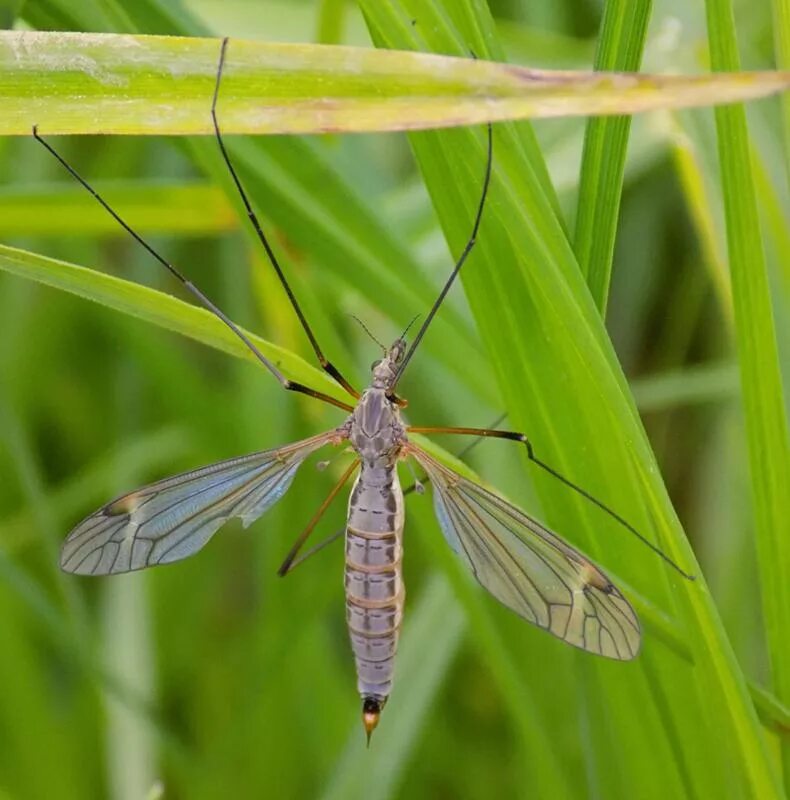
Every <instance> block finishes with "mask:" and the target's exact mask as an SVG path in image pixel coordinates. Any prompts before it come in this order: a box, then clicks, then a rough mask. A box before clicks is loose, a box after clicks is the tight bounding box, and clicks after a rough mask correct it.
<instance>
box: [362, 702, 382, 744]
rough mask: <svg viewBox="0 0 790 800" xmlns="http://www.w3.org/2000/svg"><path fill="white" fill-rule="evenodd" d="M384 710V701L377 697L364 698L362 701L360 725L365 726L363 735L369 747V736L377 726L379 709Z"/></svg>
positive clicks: (379, 714)
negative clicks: (365, 736) (366, 738)
mask: <svg viewBox="0 0 790 800" xmlns="http://www.w3.org/2000/svg"><path fill="white" fill-rule="evenodd" d="M382 708H384V701H382V700H380V699H379V698H378V697H370V696H368V697H366V698H365V699H364V700H363V701H362V724H363V725H364V726H365V734H366V735H367V737H368V745H370V736H371V734H372V733H373V731H374V730H375V729H376V725H378V724H379V718H380V717H381V709H382Z"/></svg>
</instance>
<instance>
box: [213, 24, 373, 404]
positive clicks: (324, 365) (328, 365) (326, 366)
mask: <svg viewBox="0 0 790 800" xmlns="http://www.w3.org/2000/svg"><path fill="white" fill-rule="evenodd" d="M227 48H228V39H227V37H225V38H224V39H223V40H222V48H221V50H220V54H219V66H218V67H217V81H216V84H215V85H214V97H213V98H212V101H211V119H212V121H213V123H214V135H215V136H216V139H217V144H218V145H219V149H220V152H221V153H222V158H223V160H224V161H225V165H226V166H227V168H228V171H229V172H230V175H231V177H232V178H233V182H234V183H235V184H236V189H237V190H238V192H239V197H240V198H241V202H242V203H243V204H244V208H245V209H246V211H247V217H249V220H250V222H251V223H252V227H253V228H254V229H255V233H256V234H257V235H258V239H259V241H260V243H261V244H262V245H263V249H264V250H265V251H266V255H267V256H268V257H269V261H270V262H271V265H272V266H273V267H274V271H275V272H276V273H277V278H278V279H279V281H280V284H281V285H282V287H283V289H285V293H286V294H287V295H288V300H289V301H290V303H291V307H292V308H293V310H294V312H295V313H296V316H297V317H298V318H299V322H300V323H301V325H302V328H303V329H304V332H305V333H306V334H307V338H308V339H309V340H310V345H311V347H312V348H313V351H314V352H315V355H316V358H317V359H318V363H319V364H320V365H321V369H323V370H324V372H327V373H329V374H330V375H331V376H332V377H333V378H334V379H335V380H336V381H337V382H338V383H339V384H340V385H341V386H342V387H343V388H344V389H345V390H346V391H347V392H348V393H349V394H350V395H351V396H352V397H354V398H355V399H356V398H358V397H359V392H358V391H357V390H356V389H355V388H354V387H353V386H352V385H351V384H350V383H349V382H348V381H347V380H346V379H345V378H344V377H343V376H342V375H341V374H340V371H339V370H338V369H337V367H335V365H334V364H332V362H331V361H329V360H328V359H327V358H326V356H325V355H324V354H323V352H322V351H321V348H320V346H319V345H318V341H317V340H316V338H315V334H314V333H313V329H312V328H311V327H310V325H309V323H308V322H307V319H306V317H305V315H304V314H303V313H302V309H301V307H300V306H299V303H298V302H297V300H296V296H295V295H294V293H293V291H292V289H291V287H290V286H289V284H288V281H287V280H286V279H285V274H284V273H283V271H282V268H281V267H280V262H279V261H278V260H277V257H276V256H275V255H274V251H273V250H272V248H271V245H270V244H269V240H268V239H267V238H266V235H265V234H264V232H263V228H261V225H260V223H259V222H258V218H257V217H256V216H255V212H254V211H253V210H252V204H251V203H250V201H249V199H248V197H247V193H246V192H245V191H244V187H243V186H242V184H241V179H240V178H239V176H238V175H237V173H236V170H235V168H234V167H233V163H232V162H231V160H230V155H228V151H227V149H226V148H225V142H224V141H223V140H222V134H221V133H220V130H219V122H218V120H217V99H218V98H219V86H220V82H221V80H222V70H223V68H224V66H225V52H226V50H227Z"/></svg>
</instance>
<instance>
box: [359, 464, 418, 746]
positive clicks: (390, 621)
mask: <svg viewBox="0 0 790 800" xmlns="http://www.w3.org/2000/svg"><path fill="white" fill-rule="evenodd" d="M402 534H403V492H402V491H401V487H400V482H399V481H398V474H397V471H396V468H395V467H394V465H384V466H372V465H370V464H365V463H364V462H363V463H362V469H361V471H360V473H359V477H358V478H357V480H356V483H355V484H354V488H353V490H352V492H351V498H350V499H349V504H348V525H347V527H346V568H345V586H346V619H347V621H348V630H349V634H350V635H351V647H352V649H353V651H354V658H355V660H356V665H357V679H358V683H357V685H358V688H359V693H360V695H361V696H362V698H363V712H364V718H365V725H366V727H368V726H369V729H368V733H370V731H371V730H372V729H373V727H375V724H376V722H377V721H378V715H379V713H380V711H381V708H382V707H383V705H384V703H385V702H386V700H387V697H388V696H389V693H390V690H391V688H392V673H393V665H394V661H395V651H396V649H397V646H398V634H399V632H400V623H401V617H402V616H403V601H404V597H405V590H404V587H403V578H402V574H401V555H402V546H401V538H402Z"/></svg>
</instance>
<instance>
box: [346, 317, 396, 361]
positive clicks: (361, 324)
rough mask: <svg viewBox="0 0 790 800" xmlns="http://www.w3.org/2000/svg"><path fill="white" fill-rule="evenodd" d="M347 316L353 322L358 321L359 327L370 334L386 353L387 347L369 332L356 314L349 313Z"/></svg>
mask: <svg viewBox="0 0 790 800" xmlns="http://www.w3.org/2000/svg"><path fill="white" fill-rule="evenodd" d="M348 316H349V317H351V319H353V320H354V321H355V322H357V323H359V327H360V328H362V330H363V331H365V333H366V334H367V335H368V336H370V338H371V339H372V340H373V341H374V342H375V343H376V344H377V345H378V346H379V347H380V348H381V349H382V350H383V351H384V352H385V353H386V352H387V348H386V347H384V345H383V344H382V343H381V342H380V341H379V340H378V339H377V338H376V337H375V336H374V335H373V334H372V333H371V332H370V329H369V328H368V326H367V325H365V323H364V322H363V321H362V320H361V319H360V318H359V317H358V316H357V315H356V314H349V315H348Z"/></svg>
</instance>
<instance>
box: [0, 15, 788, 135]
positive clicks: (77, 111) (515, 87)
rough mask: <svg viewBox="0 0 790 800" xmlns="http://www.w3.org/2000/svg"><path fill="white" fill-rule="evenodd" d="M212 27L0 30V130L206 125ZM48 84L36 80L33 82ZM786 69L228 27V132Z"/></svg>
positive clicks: (594, 110)
mask: <svg viewBox="0 0 790 800" xmlns="http://www.w3.org/2000/svg"><path fill="white" fill-rule="evenodd" d="M219 48H220V41H219V40H218V39H199V38H181V37H165V36H121V35H114V34H85V33H39V32H16V31H15V32H3V33H0V96H2V97H3V114H2V116H0V135H9V134H17V135H27V134H29V133H30V130H31V128H32V126H33V125H38V126H39V129H40V131H41V133H44V134H66V133H110V134H209V133H212V129H211V118H210V115H209V108H210V105H211V93H212V90H213V87H214V79H215V74H216V69H217V61H218V58H219ZM42 85H44V86H46V87H47V89H46V91H45V92H42V91H41V87H42ZM789 87H790V72H733V73H725V74H714V75H688V76H685V75H638V74H629V73H600V72H595V73H594V72H573V71H547V70H535V69H529V68H527V67H521V66H514V65H510V64H497V63H492V62H487V61H477V60H474V59H472V58H471V57H470V58H454V57H449V56H441V55H431V54H425V53H411V52H408V53H407V52H399V51H392V52H387V51H382V50H373V49H368V48H357V47H336V46H327V45H313V44H272V43H260V42H248V41H243V40H236V39H234V40H232V41H231V42H230V43H229V46H228V56H227V69H226V73H225V75H224V78H223V85H222V96H221V99H220V109H221V111H220V114H221V120H222V128H223V130H224V131H225V132H226V133H247V134H253V133H326V132H338V131H385V130H415V129H420V128H438V127H448V126H458V125H474V124H479V123H481V122H486V121H489V120H491V121H496V120H505V119H525V118H528V117H558V116H571V115H576V116H578V115H584V116H587V115H599V114H634V113H637V112H640V111H649V110H651V109H657V108H683V107H688V106H705V105H712V104H716V103H731V102H734V101H737V100H747V99H754V98H757V97H763V96H765V95H769V94H772V93H776V92H780V91H783V90H786V89H788V88H789Z"/></svg>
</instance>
